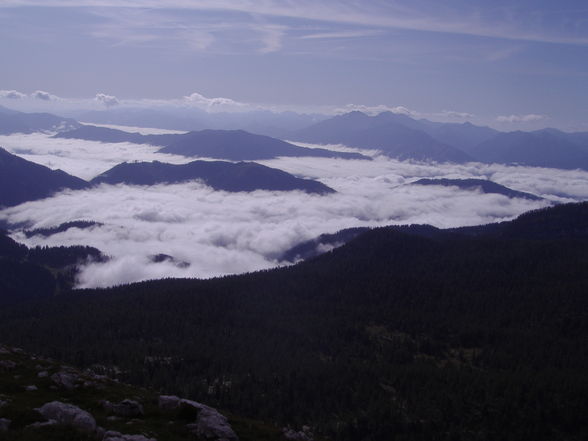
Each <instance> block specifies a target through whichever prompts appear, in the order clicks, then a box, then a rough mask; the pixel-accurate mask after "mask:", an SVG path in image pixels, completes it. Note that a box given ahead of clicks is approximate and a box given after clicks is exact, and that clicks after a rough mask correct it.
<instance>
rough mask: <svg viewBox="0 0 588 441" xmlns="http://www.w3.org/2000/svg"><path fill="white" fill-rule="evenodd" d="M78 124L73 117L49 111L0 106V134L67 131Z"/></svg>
mask: <svg viewBox="0 0 588 441" xmlns="http://www.w3.org/2000/svg"><path fill="white" fill-rule="evenodd" d="M80 125H81V124H80V123H78V122H77V121H76V120H74V119H71V118H62V117H61V116H56V115H52V114H50V113H23V112H17V111H16V110H11V109H7V108H6V107H2V106H0V135H10V134H12V133H34V132H45V131H48V132H55V131H68V130H72V129H75V128H77V127H79V126H80Z"/></svg>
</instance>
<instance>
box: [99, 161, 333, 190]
mask: <svg viewBox="0 0 588 441" xmlns="http://www.w3.org/2000/svg"><path fill="white" fill-rule="evenodd" d="M196 179H199V180H202V181H203V182H204V183H206V185H208V186H210V187H212V188H214V189H216V190H225V191H255V190H270V191H292V190H300V191H305V192H307V193H318V194H322V193H334V191H335V190H333V189H332V188H330V187H327V186H326V185H324V184H323V183H321V182H319V181H314V180H312V179H302V178H297V177H296V176H294V175H291V174H290V173H286V172H285V171H282V170H278V169H277V168H271V167H267V166H265V165H261V164H257V163H255V162H238V163H232V162H226V161H192V162H190V163H188V164H165V163H163V162H158V161H153V162H134V163H127V162H125V163H122V164H119V165H117V166H115V167H113V168H111V169H110V170H107V171H105V172H104V173H102V174H100V175H98V176H96V177H95V178H94V179H92V181H90V183H91V184H93V185H98V184H103V183H104V184H120V183H123V184H130V185H155V184H160V183H167V184H172V183H177V182H184V181H190V180H196Z"/></svg>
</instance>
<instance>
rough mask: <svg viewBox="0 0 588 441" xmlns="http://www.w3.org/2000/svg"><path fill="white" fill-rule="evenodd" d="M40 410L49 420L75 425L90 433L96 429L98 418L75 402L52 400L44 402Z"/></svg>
mask: <svg viewBox="0 0 588 441" xmlns="http://www.w3.org/2000/svg"><path fill="white" fill-rule="evenodd" d="M38 411H39V413H40V414H41V415H43V416H44V417H45V418H47V419H49V420H55V421H57V422H58V423H60V424H66V425H69V426H72V427H75V428H76V429H78V430H81V431H83V432H87V433H90V432H94V431H95V430H96V420H95V419H94V417H93V416H92V415H91V414H89V413H88V412H86V411H85V410H82V409H80V408H79V407H77V406H74V405H73V404H66V403H62V402H60V401H52V402H50V403H46V404H43V406H41V407H40V408H39V409H38Z"/></svg>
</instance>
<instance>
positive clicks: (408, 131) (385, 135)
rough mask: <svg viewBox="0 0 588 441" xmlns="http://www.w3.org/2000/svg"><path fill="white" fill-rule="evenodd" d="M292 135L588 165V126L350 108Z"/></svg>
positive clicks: (388, 149)
mask: <svg viewBox="0 0 588 441" xmlns="http://www.w3.org/2000/svg"><path fill="white" fill-rule="evenodd" d="M291 139H293V140H297V141H305V142H311V143H318V144H331V143H341V144H345V145H350V146H354V147H359V148H369V149H378V150H380V151H382V153H384V154H385V155H387V156H390V157H393V158H398V159H415V160H433V161H439V162H464V161H478V162H484V163H501V164H521V165H528V166H539V167H552V168H563V169H573V168H580V169H584V170H588V132H576V133H566V132H562V131H559V130H555V129H544V130H539V131H535V132H521V131H515V132H507V133H505V132H499V131H497V130H494V129H491V128H489V127H480V126H475V125H473V124H470V123H467V122H466V123H463V124H457V123H438V122H432V121H428V120H425V119H419V120H416V119H413V118H411V117H409V116H407V115H401V114H394V113H391V112H383V113H380V114H379V115H376V116H368V115H366V114H364V113H362V112H358V111H354V112H350V113H346V114H343V115H338V116H335V117H333V118H331V119H328V120H324V121H321V122H319V123H317V124H314V125H312V126H310V127H307V128H305V129H302V130H299V131H297V132H295V133H293V134H291Z"/></svg>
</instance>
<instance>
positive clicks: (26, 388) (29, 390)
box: [25, 384, 39, 392]
mask: <svg viewBox="0 0 588 441" xmlns="http://www.w3.org/2000/svg"><path fill="white" fill-rule="evenodd" d="M25 390H26V391H27V392H34V391H36V390H39V388H38V387H37V386H35V385H34V384H29V385H28V386H27V387H25Z"/></svg>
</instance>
